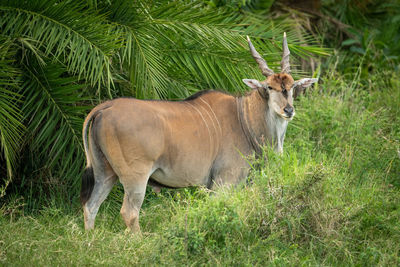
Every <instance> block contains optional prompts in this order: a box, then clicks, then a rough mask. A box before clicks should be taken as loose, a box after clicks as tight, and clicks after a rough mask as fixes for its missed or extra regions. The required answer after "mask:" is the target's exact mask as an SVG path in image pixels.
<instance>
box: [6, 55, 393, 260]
mask: <svg viewBox="0 0 400 267" xmlns="http://www.w3.org/2000/svg"><path fill="white" fill-rule="evenodd" d="M333 61H334V60H333ZM334 66H335V64H334V62H333V63H331V64H330V65H329V66H328V71H327V72H326V74H324V75H323V76H322V79H321V80H322V83H321V84H320V85H319V86H318V87H317V88H314V90H312V91H309V92H308V94H307V95H306V96H302V97H301V98H300V99H299V100H298V101H296V103H295V106H296V114H297V115H296V117H295V119H294V121H293V122H292V123H291V124H289V128H288V133H287V137H286V143H285V147H284V154H283V155H282V156H278V155H276V154H275V153H273V152H271V151H270V150H269V149H268V148H265V150H264V151H265V157H262V158H261V159H259V160H257V161H254V163H253V164H254V168H253V169H252V172H251V175H250V177H249V179H248V181H247V182H246V181H245V182H243V183H242V184H240V185H239V186H236V187H230V188H220V189H218V190H217V191H216V192H213V193H210V192H207V191H206V190H205V189H202V188H187V189H180V190H167V189H163V191H162V193H161V194H159V195H156V194H154V193H153V192H152V191H151V190H148V192H147V193H148V194H147V196H146V199H145V203H144V205H143V209H142V211H141V227H142V231H143V234H142V236H134V235H131V234H129V233H127V232H126V231H125V226H124V224H123V222H122V219H121V218H120V216H119V212H118V211H119V208H120V207H119V205H117V204H118V201H115V200H113V199H111V201H110V199H109V200H107V201H106V202H105V203H104V204H103V206H102V207H101V210H100V212H99V215H98V217H97V220H96V227H95V230H94V231H92V232H85V231H84V229H83V218H82V217H83V216H82V213H81V211H80V209H79V206H78V204H77V202H74V203H73V204H71V203H60V202H59V201H57V198H56V197H54V198H51V197H50V198H49V199H50V203H47V205H46V206H47V207H46V208H44V209H43V210H41V211H38V212H37V213H31V214H24V209H23V207H22V206H23V205H24V204H25V203H27V200H25V199H20V198H17V197H15V198H14V200H13V201H10V202H9V203H7V204H4V205H3V206H2V207H1V209H0V211H1V212H2V214H3V216H1V218H0V262H1V263H2V264H4V265H23V264H27V263H30V264H35V265H49V264H51V265H71V264H72V265H81V264H84V265H88V264H102V265H131V264H146V265H153V264H159V265H174V266H176V265H241V266H242V265H249V266H250V265H251V266H253V265H261V266H264V265H268V264H276V265H294V266H297V265H358V266H365V265H389V266H396V265H399V264H400V243H399V242H398V241H399V240H400V204H399V203H400V180H399V175H400V114H399V113H400V110H399V106H400V78H399V77H400V76H399V75H398V73H395V72H394V71H391V70H382V71H381V72H378V73H374V74H371V76H370V79H368V80H361V79H360V78H359V76H357V75H352V76H347V75H340V74H338V73H336V72H335V68H334ZM114 190H121V189H120V188H118V187H116V188H115V189H114ZM117 195H118V194H112V195H111V196H114V197H115V196H117ZM52 199H53V200H52Z"/></svg>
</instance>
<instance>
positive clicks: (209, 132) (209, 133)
mask: <svg viewBox="0 0 400 267" xmlns="http://www.w3.org/2000/svg"><path fill="white" fill-rule="evenodd" d="M186 104H189V105H190V106H192V107H193V108H194V109H195V110H196V111H197V112H198V113H199V114H200V116H201V119H202V120H203V121H204V123H205V125H206V127H207V130H208V137H209V138H210V146H211V145H212V144H211V131H210V128H209V127H208V124H207V121H206V120H205V119H204V117H203V114H201V112H200V110H198V109H197V108H196V107H195V106H194V105H192V104H190V103H189V102H186Z"/></svg>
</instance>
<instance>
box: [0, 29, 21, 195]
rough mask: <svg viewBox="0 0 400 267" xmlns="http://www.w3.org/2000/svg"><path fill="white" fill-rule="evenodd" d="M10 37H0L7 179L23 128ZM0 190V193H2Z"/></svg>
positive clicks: (0, 122) (0, 136) (0, 127)
mask: <svg viewBox="0 0 400 267" xmlns="http://www.w3.org/2000/svg"><path fill="white" fill-rule="evenodd" d="M14 53H15V52H14V50H13V49H12V42H11V40H10V39H7V38H4V37H1V38H0V146H1V151H2V153H1V156H2V158H3V160H4V161H5V163H6V168H7V175H8V177H9V179H11V177H12V176H13V171H14V169H15V167H16V165H17V155H18V152H19V149H20V145H21V142H22V137H23V135H24V131H25V128H24V126H23V124H22V123H21V122H22V115H21V110H20V104H21V98H22V97H21V95H20V94H19V93H18V91H19V86H20V84H19V80H18V78H19V76H20V74H21V73H20V71H19V70H18V69H16V68H15V67H14V66H13V63H14V60H13V58H14V57H15V54H14ZM6 184H7V182H6ZM3 191H4V190H1V194H0V195H3Z"/></svg>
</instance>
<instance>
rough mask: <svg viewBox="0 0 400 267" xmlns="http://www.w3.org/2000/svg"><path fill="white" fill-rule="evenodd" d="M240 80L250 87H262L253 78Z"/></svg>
mask: <svg viewBox="0 0 400 267" xmlns="http://www.w3.org/2000/svg"><path fill="white" fill-rule="evenodd" d="M242 81H243V82H244V83H245V84H247V86H249V87H250V88H252V89H258V88H262V87H263V86H262V85H261V83H260V82H259V81H257V80H254V79H243V80H242Z"/></svg>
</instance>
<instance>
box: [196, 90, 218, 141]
mask: <svg viewBox="0 0 400 267" xmlns="http://www.w3.org/2000/svg"><path fill="white" fill-rule="evenodd" d="M199 98H200V100H201V101H203V102H204V103H206V105H207V106H208V107H209V108H210V110H211V112H212V114H213V115H214V117H215V120H216V121H217V124H218V128H219V133H220V134H221V136H222V128H221V125H220V124H219V120H218V118H217V115H215V113H214V110H213V109H212V108H211V106H210V104H208V103H207V102H206V101H204V100H203V99H202V98H201V97H199Z"/></svg>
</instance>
